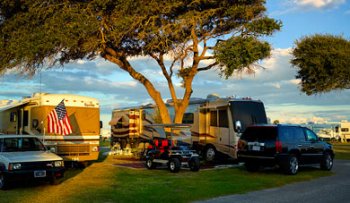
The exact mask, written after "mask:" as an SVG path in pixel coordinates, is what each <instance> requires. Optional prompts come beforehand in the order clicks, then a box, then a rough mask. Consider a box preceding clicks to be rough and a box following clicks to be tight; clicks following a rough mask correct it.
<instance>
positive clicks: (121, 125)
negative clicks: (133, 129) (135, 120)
mask: <svg viewBox="0 0 350 203" xmlns="http://www.w3.org/2000/svg"><path fill="white" fill-rule="evenodd" d="M115 127H116V128H123V117H121V118H120V119H119V120H118V122H117V124H116V125H115Z"/></svg>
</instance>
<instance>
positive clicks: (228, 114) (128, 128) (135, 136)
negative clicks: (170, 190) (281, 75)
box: [110, 97, 267, 161]
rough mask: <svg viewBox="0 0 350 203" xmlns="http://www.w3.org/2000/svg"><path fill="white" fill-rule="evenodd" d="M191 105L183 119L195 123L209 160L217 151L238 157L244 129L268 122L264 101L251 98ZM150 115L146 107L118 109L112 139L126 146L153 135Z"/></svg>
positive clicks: (195, 136) (197, 144)
mask: <svg viewBox="0 0 350 203" xmlns="http://www.w3.org/2000/svg"><path fill="white" fill-rule="evenodd" d="M194 107H195V108H194ZM169 108H172V106H171V105H169ZM188 109H190V110H191V109H192V112H187V113H186V114H185V115H184V118H183V123H184V124H190V125H191V126H192V127H191V133H192V140H193V147H194V148H195V149H196V150H198V151H200V152H201V154H202V156H203V157H204V158H205V159H206V160H208V161H212V160H213V159H214V158H215V156H216V155H217V152H220V153H223V154H226V155H229V156H230V157H232V158H236V150H237V142H238V139H239V135H240V132H243V131H244V130H245V128H246V127H247V126H249V125H252V124H266V123H267V117H266V112H265V108H264V104H263V103H262V102H261V101H259V100H252V99H250V98H241V99H237V98H219V97H208V98H207V99H201V100H198V99H196V101H195V102H191V103H190V108H188ZM193 109H194V110H193ZM147 115H148V114H147V113H146V111H145V109H144V108H133V109H131V108H129V109H124V110H118V109H116V110H114V111H113V113H112V120H111V122H110V125H111V130H112V134H111V135H112V142H113V143H114V142H115V143H116V142H123V144H122V146H126V144H128V143H130V144H132V140H147V139H150V137H151V136H148V132H147V131H146V130H144V129H143V127H142V126H143V125H145V124H150V123H152V120H151V119H148V118H149V116H148V117H147ZM136 143H139V142H136ZM134 146H136V145H135V144H134Z"/></svg>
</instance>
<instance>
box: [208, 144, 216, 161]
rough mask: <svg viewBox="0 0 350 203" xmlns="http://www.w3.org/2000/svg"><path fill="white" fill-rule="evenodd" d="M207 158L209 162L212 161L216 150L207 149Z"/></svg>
mask: <svg viewBox="0 0 350 203" xmlns="http://www.w3.org/2000/svg"><path fill="white" fill-rule="evenodd" d="M206 157H207V160H208V161H212V160H213V159H214V157H215V150H214V149H213V148H211V147H210V148H208V149H207V153H206Z"/></svg>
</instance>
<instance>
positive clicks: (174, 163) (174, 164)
mask: <svg viewBox="0 0 350 203" xmlns="http://www.w3.org/2000/svg"><path fill="white" fill-rule="evenodd" d="M180 167H181V163H180V160H179V159H178V158H171V159H170V161H169V170H170V172H173V173H177V172H179V171H180Z"/></svg>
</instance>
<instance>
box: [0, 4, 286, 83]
mask: <svg viewBox="0 0 350 203" xmlns="http://www.w3.org/2000/svg"><path fill="white" fill-rule="evenodd" d="M264 3H265V2H264V1H261V0H249V1H248V0H247V1H231V0H224V1H223V0H220V1H219V0H217V1H216V0H210V1H209V0H205V1H198V0H185V1H183V0H181V1H180V0H173V1H162V0H153V1H141V0H136V1H135V0H123V1H121V0H117V1H115V0H86V1H81V0H68V1H52V0H43V1H36V0H3V1H1V2H0V15H1V16H0V31H1V32H0V47H1V50H2V51H1V53H0V71H3V70H5V69H11V68H19V69H20V70H21V71H24V72H29V73H35V71H36V70H37V69H40V68H42V67H47V66H52V65H54V64H56V63H57V62H59V63H60V64H61V65H63V64H65V63H69V62H71V61H72V60H76V59H84V58H88V59H94V57H96V56H102V57H103V56H104V55H105V54H106V50H113V53H114V54H115V56H123V57H128V56H139V55H149V54H154V53H169V52H170V51H175V50H178V49H179V47H183V49H185V48H188V47H186V46H184V45H187V44H189V42H191V41H192V40H193V39H194V37H197V39H196V40H198V42H199V43H201V42H205V41H207V40H209V39H213V38H217V37H220V36H224V35H225V36H227V35H232V34H237V33H240V35H241V36H242V37H231V38H230V40H229V42H228V43H227V44H226V45H223V44H225V43H219V44H220V45H219V48H218V49H217V52H218V55H220V53H219V52H223V50H222V49H223V48H228V49H230V50H229V51H228V52H227V53H231V52H233V51H240V53H238V54H239V55H240V54H242V52H243V51H245V52H247V54H248V55H247V56H246V57H245V58H246V59H243V60H237V58H236V57H233V58H232V59H233V60H234V61H233V62H231V61H230V59H231V58H230V57H224V58H220V63H221V64H222V65H228V66H229V68H228V69H229V70H226V69H225V70H223V71H224V72H225V73H224V74H225V76H227V77H228V76H230V74H231V72H232V71H230V69H231V66H232V65H233V66H234V67H242V66H247V65H249V63H252V62H254V61H255V60H258V59H261V58H263V57H264V56H268V54H267V53H266V52H267V51H268V46H267V43H259V40H258V39H257V38H258V37H259V36H264V35H271V34H272V33H273V32H274V31H275V30H279V28H280V26H281V23H280V22H278V21H276V20H274V19H270V18H267V17H266V16H264V12H265V7H264ZM192 31H194V32H192ZM193 34H195V35H193ZM243 36H254V39H255V40H253V39H252V37H243ZM245 39H247V40H248V42H247V43H244V40H245ZM234 40H237V43H235V42H234ZM235 44H240V45H241V46H248V47H246V48H242V50H240V49H238V50H235V49H234V48H231V47H230V45H232V46H235ZM255 45H257V46H258V47H257V48H252V46H255ZM214 49H215V47H214ZM252 49H253V50H252ZM186 50H189V49H186ZM182 51H183V50H182ZM258 51H263V53H261V54H258V53H256V52H258ZM178 53H179V52H178ZM180 54H183V52H181V53H180ZM223 55H225V54H223ZM235 55H237V53H235ZM252 55H253V56H252ZM188 56H193V54H192V55H190V54H188ZM174 58H176V56H174ZM178 59H179V58H178ZM240 62H243V64H239V63H240Z"/></svg>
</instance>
